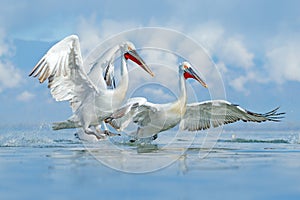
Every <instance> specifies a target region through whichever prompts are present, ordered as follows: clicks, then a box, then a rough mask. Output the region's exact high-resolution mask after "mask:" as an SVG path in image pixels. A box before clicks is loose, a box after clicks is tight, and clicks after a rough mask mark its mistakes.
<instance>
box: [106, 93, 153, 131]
mask: <svg viewBox="0 0 300 200" xmlns="http://www.w3.org/2000/svg"><path fill="white" fill-rule="evenodd" d="M156 111H157V109H156V108H155V107H154V106H153V105H152V104H151V103H149V102H147V99H145V98H143V97H137V98H131V99H128V101H127V103H126V104H125V105H124V106H123V107H121V108H120V109H118V110H116V111H115V112H114V113H113V114H112V115H111V116H110V117H109V118H108V119H107V120H106V121H107V122H109V124H110V125H111V126H112V127H114V128H115V129H117V130H121V131H122V130H124V128H126V127H127V126H128V124H129V123H130V122H134V123H136V124H138V125H140V126H145V125H146V124H148V123H149V122H151V118H150V115H151V113H153V112H156Z"/></svg>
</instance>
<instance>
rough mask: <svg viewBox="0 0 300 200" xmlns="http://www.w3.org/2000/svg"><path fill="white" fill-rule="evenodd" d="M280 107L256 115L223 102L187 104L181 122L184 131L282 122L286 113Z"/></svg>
mask: <svg viewBox="0 0 300 200" xmlns="http://www.w3.org/2000/svg"><path fill="white" fill-rule="evenodd" d="M278 109H279V107H277V108H275V109H274V110H271V111H269V112H267V113H264V114H259V113H254V112H251V111H248V110H245V109H243V108H241V107H240V106H238V105H235V104H231V103H230V102H227V101H223V100H212V101H205V102H200V103H192V104H187V108H186V113H185V115H184V117H183V118H182V120H181V122H180V128H181V129H182V130H189V131H196V130H204V129H208V128H210V127H218V126H221V125H224V124H229V123H234V122H237V121H240V120H241V121H244V122H258V123H260V122H265V121H280V119H281V118H283V115H284V114H285V113H278V112H277V111H278Z"/></svg>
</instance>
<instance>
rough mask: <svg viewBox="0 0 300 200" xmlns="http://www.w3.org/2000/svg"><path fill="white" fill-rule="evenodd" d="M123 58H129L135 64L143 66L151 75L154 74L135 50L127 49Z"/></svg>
mask: <svg viewBox="0 0 300 200" xmlns="http://www.w3.org/2000/svg"><path fill="white" fill-rule="evenodd" d="M125 58H126V59H130V60H132V61H133V62H135V63H136V64H138V65H139V66H140V67H141V68H143V69H144V70H145V71H146V72H148V73H149V74H150V75H151V76H154V73H153V72H152V70H151V69H150V68H149V67H148V66H147V65H146V63H145V62H144V60H143V59H142V58H141V57H140V56H139V55H138V53H137V52H136V51H135V50H131V51H128V52H127V53H125Z"/></svg>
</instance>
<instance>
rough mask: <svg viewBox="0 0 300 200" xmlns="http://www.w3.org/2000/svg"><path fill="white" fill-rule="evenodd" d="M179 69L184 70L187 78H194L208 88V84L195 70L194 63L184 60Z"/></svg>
mask: <svg viewBox="0 0 300 200" xmlns="http://www.w3.org/2000/svg"><path fill="white" fill-rule="evenodd" d="M179 70H180V71H182V72H183V76H184V78H185V79H188V78H193V79H195V80H196V81H198V82H199V83H201V85H202V86H203V87H205V88H207V84H206V83H205V82H204V81H203V80H202V79H201V78H200V77H199V76H198V74H197V73H196V72H195V71H194V70H193V68H192V65H191V64H190V63H189V62H187V61H184V62H182V63H181V64H180V65H179Z"/></svg>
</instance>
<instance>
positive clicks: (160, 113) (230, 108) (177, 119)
mask: <svg viewBox="0 0 300 200" xmlns="http://www.w3.org/2000/svg"><path fill="white" fill-rule="evenodd" d="M178 74H179V87H180V96H179V98H178V99H177V101H175V102H172V103H168V104H153V103H150V102H148V101H147V100H146V99H145V98H133V99H129V100H128V101H127V104H125V105H124V106H123V107H122V108H120V109H119V110H117V111H116V112H114V113H113V114H112V115H111V116H110V117H109V118H107V119H106V121H107V122H109V123H110V125H111V126H112V127H114V128H115V129H117V130H118V131H122V130H124V128H126V127H127V126H128V124H129V123H130V122H131V121H132V122H134V123H136V124H137V125H138V128H137V131H136V132H134V133H130V135H133V136H134V137H135V138H137V139H138V138H146V137H153V138H156V136H157V134H158V133H160V132H162V131H165V130H168V129H170V128H173V127H174V126H176V125H177V124H179V128H180V129H181V130H188V131H197V130H204V129H208V128H210V127H218V126H221V125H223V124H228V123H233V122H236V121H240V120H242V121H244V122H248V121H251V122H258V123H260V122H264V121H280V119H281V118H282V115H283V114H284V113H278V112H277V111H278V109H279V107H278V108H275V109H274V110H272V111H270V112H267V113H264V114H259V113H254V112H250V111H248V110H245V109H243V108H241V107H239V106H238V105H235V104H231V103H230V102H227V101H224V100H211V101H205V102H196V103H191V104H186V101H187V94H186V83H185V80H186V79H187V78H193V79H196V80H197V81H198V82H200V83H201V84H202V85H203V86H204V87H207V85H206V84H205V83H204V82H203V81H202V80H201V79H200V78H199V76H198V75H197V74H196V73H195V72H194V70H192V67H191V64H190V63H188V62H183V63H182V64H180V65H179V73H178Z"/></svg>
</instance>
